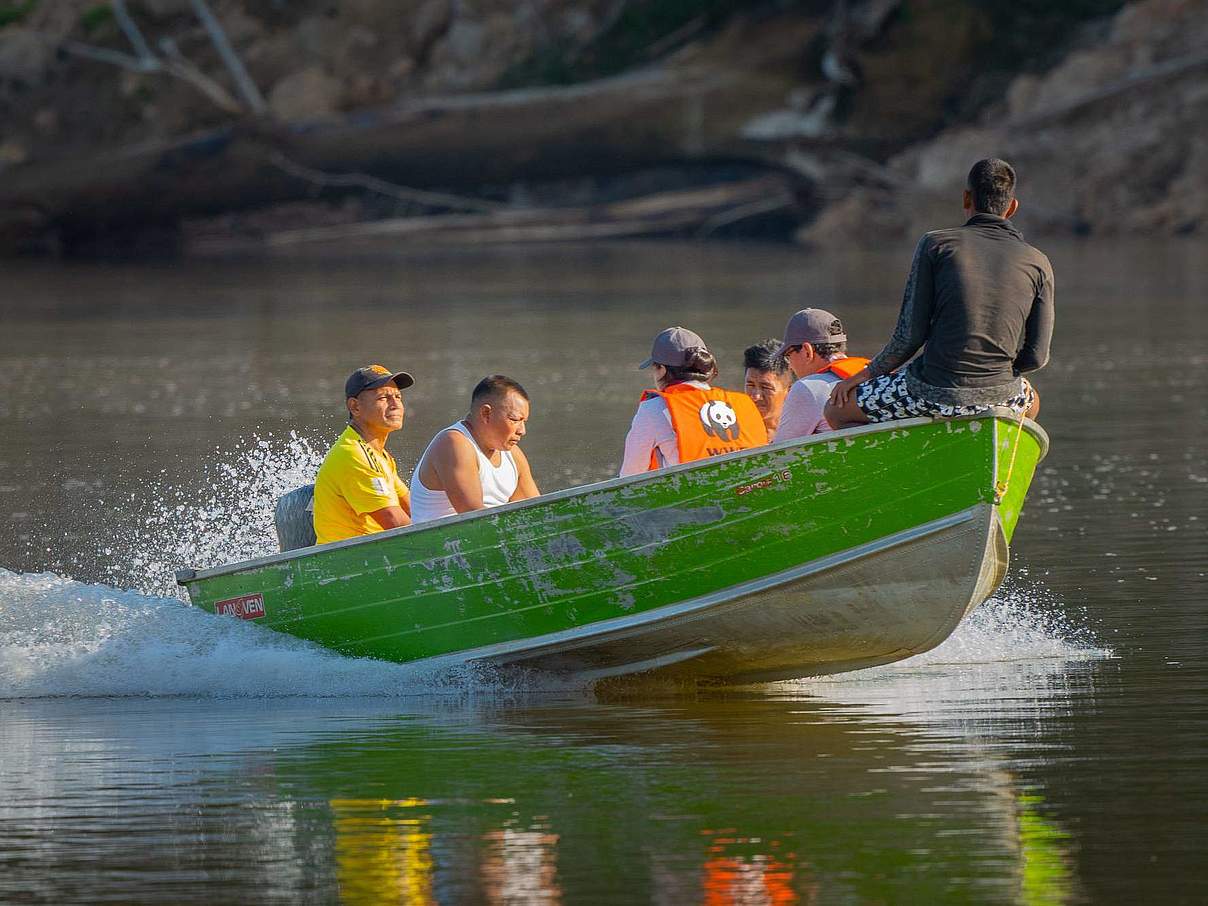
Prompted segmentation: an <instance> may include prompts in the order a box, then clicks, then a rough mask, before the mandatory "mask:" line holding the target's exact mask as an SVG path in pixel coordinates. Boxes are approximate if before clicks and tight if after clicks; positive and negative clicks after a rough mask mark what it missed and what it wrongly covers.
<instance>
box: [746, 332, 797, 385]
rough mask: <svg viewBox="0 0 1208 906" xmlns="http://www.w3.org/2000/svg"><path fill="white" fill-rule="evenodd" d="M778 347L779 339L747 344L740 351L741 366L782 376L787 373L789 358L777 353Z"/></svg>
mask: <svg viewBox="0 0 1208 906" xmlns="http://www.w3.org/2000/svg"><path fill="white" fill-rule="evenodd" d="M778 349H780V341H779V340H763V341H762V342H760V343H756V344H755V345H754V346H748V347H747V348H746V349H744V350H743V353H742V367H743V368H754V369H755V370H756V371H767V372H770V373H772V374H775V375H778V376H780V377H784V376H786V375H787V374H788V373H789V360H788V359H786V358H785V357H784V356H782V355H777V354H776V353H777V350H778Z"/></svg>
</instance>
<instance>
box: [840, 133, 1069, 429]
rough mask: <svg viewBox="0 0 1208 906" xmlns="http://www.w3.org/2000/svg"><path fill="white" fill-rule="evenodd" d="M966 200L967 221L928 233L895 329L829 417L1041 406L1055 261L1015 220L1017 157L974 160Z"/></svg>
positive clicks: (861, 420)
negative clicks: (1039, 382) (1040, 373)
mask: <svg viewBox="0 0 1208 906" xmlns="http://www.w3.org/2000/svg"><path fill="white" fill-rule="evenodd" d="M964 207H965V213H966V215H969V219H968V220H967V221H966V222H965V225H964V226H961V227H957V228H955V229H949V230H935V231H934V232H931V233H927V234H926V235H924V236H923V238H922V239H921V240H920V241H919V244H918V247H917V248H916V249H915V253H914V263H913V264H912V265H911V268H910V276H909V277H908V278H907V280H906V291H905V294H904V296H903V299H902V310H901V314H900V315H899V316H898V324H897V327H896V328H895V329H894V332H893V336H892V337H891V338H890V340H889V342H888V343H887V344H886V346H885V348H884V349H882V350H881V351H880V352H879V353H878V354H877V355H876V356H875V357H874V358H873V359H872V361H871V362H870V363H869V364H868V367H867V368H865V369H863V370H862V371H860V372H859V373H858V374H855V375H853V376H852V377H850V378H848V379H847V380H844V381H842V382H841V383H839V384H838V385H837V386H836V387H835V389H834V391H833V392H832V393H831V398H830V402H829V404H828V405H827V408H826V419H827V421H829V422H830V423H831V424H832V425H834V426H835V427H836V428H838V427H847V426H850V425H860V424H866V423H868V422H882V421H888V420H890V419H898V418H913V417H915V416H939V417H945V418H950V417H952V416H956V415H973V414H976V413H978V412H984V411H986V410H988V409H991V408H993V407H994V406H1008V407H1010V408H1011V409H1014V410H1015V411H1016V412H1017V413H1019V414H1021V415H1022V414H1027V415H1028V416H1031V417H1033V418H1034V417H1035V416H1036V413H1037V412H1038V411H1039V409H1040V398H1039V396H1037V394H1036V391H1035V390H1034V389H1033V388H1032V385H1031V384H1030V383H1029V381H1028V380H1027V379H1026V378H1024V377H1023V376H1024V375H1025V374H1029V373H1031V372H1033V371H1036V370H1038V369H1040V368H1043V367H1044V365H1045V364H1046V363H1047V362H1048V360H1049V341H1050V339H1051V338H1052V335H1053V267H1052V265H1051V264H1049V259H1048V258H1046V257H1045V256H1044V254H1043V253H1042V252H1040V251H1038V250H1037V249H1035V248H1033V247H1032V246H1030V245H1028V244H1027V243H1026V242H1024V239H1023V235H1022V234H1021V233H1020V232H1019V230H1017V229H1016V228H1015V227H1014V225H1012V224H1011V223H1010V218H1011V216H1012V215H1014V214H1015V212H1016V211H1017V210H1019V201H1018V199H1016V197H1015V170H1014V169H1013V168H1012V167H1011V165H1010V164H1008V163H1007V162H1006V161H1004V160H998V159H997V158H993V157H990V158H986V159H985V160H979V161H978V162H977V163H976V164H974V165H973V169H972V170H970V171H969V179H968V183H967V188H966V189H965V197H964ZM920 349H922V353H920V354H919V356H918V358H916V359H915V360H914V361H913V362H910V364H909V365H908V366H907V367H906V368H902V366H903V365H906V363H907V362H908V361H909V360H910V357H911V356H913V355H914V354H915V353H916V352H918V351H919V350H920ZM899 368H901V370H900V371H899V370H897V369H899Z"/></svg>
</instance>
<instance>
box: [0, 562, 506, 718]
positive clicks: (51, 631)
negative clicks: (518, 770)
mask: <svg viewBox="0 0 1208 906" xmlns="http://www.w3.org/2000/svg"><path fill="white" fill-rule="evenodd" d="M525 678H526V677H525V675H524V674H519V673H517V674H506V673H502V672H495V671H488V670H482V669H469V668H464V667H463V668H454V669H445V670H440V671H433V670H421V669H418V668H414V667H407V666H404V665H401V664H391V663H386V662H382V661H373V660H366V659H357V658H349V657H343V656H341V655H339V654H336V653H335V652H332V651H329V650H327V649H324V648H322V647H320V646H317V645H313V644H311V643H309V642H304V641H301V640H299V639H294V638H291V637H289V636H285V635H281V634H279V633H275V632H271V631H269V630H266V629H263V628H261V627H259V626H255V625H253V624H249V623H245V622H244V621H242V620H234V619H229V618H221V617H215V616H212V615H211V614H208V613H205V612H204V611H201V610H198V609H196V608H193V607H190V606H188V605H186V604H183V603H181V602H180V601H178V600H177V599H175V598H163V597H154V596H150V595H143V594H139V593H138V592H135V591H121V590H118V589H116V588H110V587H108V586H105V585H86V584H84V583H80V582H75V581H73V580H71V579H64V578H62V577H61V576H56V575H53V574H49V573H41V574H36V575H28V574H26V575H22V574H17V573H12V572H9V571H7V570H3V569H0V697H3V698H32V697H43V696H67V695H79V696H130V695H142V696H170V695H186V696H206V697H248V696H252V697H257V696H258V697H268V696H293V695H301V696H381V695H391V696H393V695H417V694H448V693H455V694H466V693H490V694H499V693H507V692H510V691H513V690H514V689H515V688H516V684H517V683H521V682H524V681H525Z"/></svg>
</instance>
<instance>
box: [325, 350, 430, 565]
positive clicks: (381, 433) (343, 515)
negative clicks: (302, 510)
mask: <svg viewBox="0 0 1208 906" xmlns="http://www.w3.org/2000/svg"><path fill="white" fill-rule="evenodd" d="M414 383H415V379H414V378H412V377H411V375H409V374H407V372H405V371H394V372H392V371H391V370H390V369H389V368H383V367H382V366H381V365H367V366H365V367H364V368H358V369H357V370H356V371H354V372H353V373H352V374H351V375H350V376H349V378H348V380H347V381H346V382H345V384H344V397H345V404H346V405H347V406H348V427H347V428H345V429H344V433H343V434H341V435H340V437H339V439H338V440H337V441H336V442H335V445H334V446H333V447H332V448H331V449H330V450H329V451H328V452H327V456H326V457H325V458H324V460H323V465H321V466H320V467H319V474H318V477H317V478H315V502H314V511H315V537H316V539H317V543H318V544H328V543H329V542H332V541H342V540H343V539H345V538H355V537H357V536H359V535H371V534H373V533H374V532H380V531H382V530H383V529H390V528H398V527H399V526H402V525H410V524H411V494H410V493H409V492H408V490H407V486H406V485H405V484H403V482H402V479H400V478H399V477H398V467H397V466H396V465H395V464H394V457H393V456H391V455H390V454H389V453H388V452H387V451H386V438H387V437H389V436H390V434H391V433H392V432H394V431H397V430H399V429H400V428H401V427H403V415H404V411H405V410H404V407H403V394H402V391H403V390H405V389H406V388H407V387H410V386H411V385H412V384H414Z"/></svg>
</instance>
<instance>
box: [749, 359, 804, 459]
mask: <svg viewBox="0 0 1208 906" xmlns="http://www.w3.org/2000/svg"><path fill="white" fill-rule="evenodd" d="M779 349H780V341H779V340H764V341H763V342H762V343H756V344H755V345H754V346H748V347H747V348H746V349H745V350H743V353H742V365H743V368H745V369H746V372H745V374H744V375H743V389H744V390H746V391H747V396H749V397H750V398H751V401H752V402H753V403H754V404H755V408H756V409H758V410H759V414H760V415H762V416H763V426H764V427H765V428H766V429H767V431H768V440H769V441H772V440H775V438H776V431H777V429H778V428H779V427H780V412H781V410H782V409H783V408H784V398H785V397H786V396H787V395H788V392H789V385H790V384H792V383H793V377H792V374H791V372H790V371H789V363H788V362H787V361H785V358H784V356H782V355H781V354H780V353H779V352H778V351H777V350H779Z"/></svg>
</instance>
